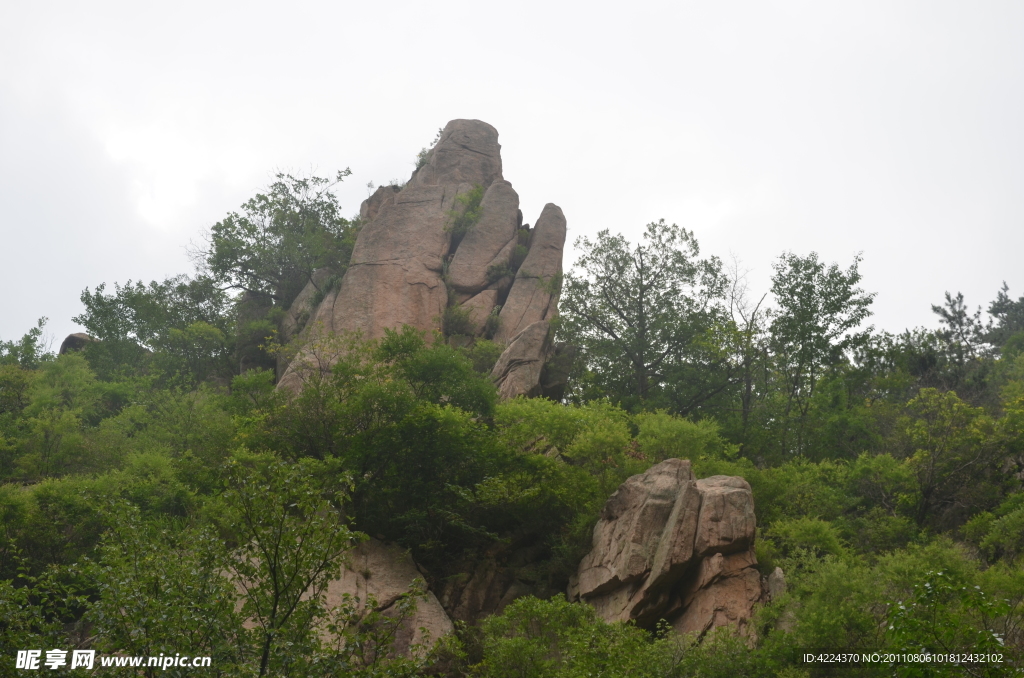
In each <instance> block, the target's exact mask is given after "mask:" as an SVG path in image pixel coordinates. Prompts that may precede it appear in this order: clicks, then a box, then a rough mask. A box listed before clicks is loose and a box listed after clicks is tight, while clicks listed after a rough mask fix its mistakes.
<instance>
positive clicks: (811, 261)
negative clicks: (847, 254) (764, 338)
mask: <svg viewBox="0 0 1024 678" xmlns="http://www.w3.org/2000/svg"><path fill="white" fill-rule="evenodd" d="M860 261H861V258H860V256H859V255H858V256H857V257H855V258H854V261H853V264H852V265H851V266H850V267H849V268H848V269H846V270H845V271H844V270H841V269H840V268H839V266H838V265H837V264H834V263H833V264H831V265H827V264H825V263H824V262H823V261H820V260H819V259H818V255H817V253H814V252H812V253H811V254H809V255H808V256H806V257H801V256H798V255H796V254H793V253H788V252H787V253H785V254H783V255H782V256H781V257H779V260H778V261H777V262H776V263H775V264H774V265H773V267H774V269H775V274H774V275H773V276H772V290H771V291H772V295H773V296H774V297H775V302H776V305H777V307H776V309H775V310H774V313H773V315H772V320H771V326H770V347H771V351H772V355H773V362H774V370H775V373H776V379H777V384H776V385H775V389H776V392H777V393H778V402H777V409H781V411H775V412H772V414H771V415H769V417H770V418H772V419H774V420H775V421H777V422H778V423H779V424H781V428H780V429H777V430H776V433H775V436H776V441H777V443H776V444H777V445H779V446H780V447H781V450H782V451H783V452H785V453H800V452H803V450H804V443H805V439H804V433H805V430H806V425H807V415H808V410H809V409H810V407H811V403H812V402H813V397H814V394H815V388H816V387H817V385H818V383H819V381H820V380H821V378H822V377H824V376H826V375H830V374H835V373H836V371H837V370H838V369H839V368H840V367H841V366H844V365H846V364H848V361H849V360H850V358H851V357H852V354H853V352H854V351H855V350H857V349H858V348H860V347H862V346H864V345H865V344H866V343H867V341H868V339H869V337H870V333H871V329H872V328H870V327H869V328H867V329H860V325H861V323H862V322H864V320H865V319H867V318H868V316H870V315H871V310H870V306H871V302H872V300H873V299H874V296H875V295H874V294H867V293H865V292H864V291H863V290H862V289H860V288H859V287H857V284H858V283H859V282H860V280H861V275H860V271H859V270H858V265H859V264H860ZM794 429H795V430H794ZM794 434H795V435H794Z"/></svg>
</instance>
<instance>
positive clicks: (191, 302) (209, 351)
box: [74, 276, 234, 381]
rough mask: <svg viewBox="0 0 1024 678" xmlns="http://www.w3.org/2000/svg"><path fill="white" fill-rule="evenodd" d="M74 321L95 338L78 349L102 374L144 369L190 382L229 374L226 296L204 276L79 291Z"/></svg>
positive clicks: (231, 332) (230, 336)
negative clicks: (109, 290) (79, 308)
mask: <svg viewBox="0 0 1024 678" xmlns="http://www.w3.org/2000/svg"><path fill="white" fill-rule="evenodd" d="M81 300H82V305H83V306H85V312H84V313H82V314H81V315H78V316H75V318H74V321H75V322H77V323H79V324H81V325H82V326H83V327H85V328H86V330H87V331H88V333H89V334H90V335H91V336H93V337H95V338H96V339H98V340H99V341H96V342H91V343H89V344H88V345H87V346H86V348H85V350H84V353H85V355H86V357H87V358H88V359H89V362H90V364H91V365H92V366H93V368H94V369H95V370H96V371H97V372H98V373H99V374H100V375H101V376H103V377H105V378H111V377H114V376H115V375H116V374H118V373H121V372H126V373H128V374H137V373H140V372H141V371H143V370H145V369H147V368H148V369H151V370H155V371H157V372H159V373H164V374H168V375H178V376H181V377H184V378H186V379H188V380H191V381H202V380H204V379H207V378H209V377H212V376H221V375H225V374H230V373H231V371H232V369H233V366H232V353H233V349H234V322H233V320H232V318H231V317H230V312H231V310H232V304H231V300H230V299H229V298H228V296H227V295H226V294H225V292H224V291H223V290H222V289H220V288H219V287H218V286H217V282H216V281H215V280H214V279H212V278H210V277H207V276H198V277H196V278H189V277H188V276H177V277H175V278H168V279H167V280H164V281H163V282H156V281H153V282H151V283H149V285H144V284H143V283H141V282H137V283H134V284H133V283H132V282H131V281H130V280H129V281H128V282H127V283H126V284H125V285H124V286H122V285H119V284H117V283H115V284H114V292H113V293H112V294H108V293H106V285H103V284H101V285H99V286H98V287H97V288H96V290H95V291H94V292H90V291H89V289H88V288H86V289H85V291H83V292H82V296H81Z"/></svg>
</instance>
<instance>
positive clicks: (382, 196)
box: [279, 120, 566, 397]
mask: <svg viewBox="0 0 1024 678" xmlns="http://www.w3.org/2000/svg"><path fill="white" fill-rule="evenodd" d="M500 151H501V146H500V145H499V144H498V132H497V130H495V129H494V128H493V127H491V126H490V125H488V124H487V123H484V122H481V121H479V120H452V121H451V122H449V123H448V125H447V126H446V127H445V128H444V130H443V131H442V132H441V135H440V138H439V140H438V142H437V144H436V145H435V146H434V148H432V149H431V150H430V151H429V152H428V154H427V156H426V162H425V164H423V165H422V166H421V167H419V168H418V169H417V170H416V171H415V172H414V173H413V175H412V178H410V180H409V182H408V183H407V184H405V185H404V186H402V187H399V186H382V187H380V188H378V189H377V190H376V192H374V193H373V195H371V196H370V197H369V198H367V200H366V201H364V202H363V204H362V207H361V208H360V212H359V213H360V218H361V221H362V223H363V226H362V228H361V230H360V232H359V235H358V237H357V238H356V243H355V247H354V248H353V252H352V258H351V261H350V263H349V266H348V269H347V270H346V271H345V274H344V276H343V278H342V279H341V282H340V284H338V285H334V286H333V287H332V289H330V290H329V291H327V292H326V293H325V294H321V295H320V296H322V297H323V300H322V301H321V303H320V304H319V306H318V307H317V308H316V309H309V310H308V311H307V310H305V309H304V308H303V304H305V305H307V306H308V300H309V299H311V298H313V295H315V294H316V292H317V288H319V285H313V286H312V288H310V286H309V285H307V289H306V290H303V292H302V294H300V295H299V296H300V299H297V300H296V302H295V303H293V304H292V309H295V313H294V314H293V313H292V311H289V315H288V316H286V320H285V323H284V324H287V328H285V327H282V336H284V335H286V334H289V333H293V332H295V331H297V330H298V329H301V327H300V326H301V325H305V326H306V327H307V328H308V329H307V330H306V332H307V334H310V335H311V334H312V333H313V332H314V331H315V332H327V333H330V332H335V333H340V332H359V333H360V334H361V335H362V336H363V338H365V339H375V338H379V337H381V336H383V334H384V331H385V330H386V329H397V328H399V327H401V326H402V325H411V326H413V327H415V328H417V329H419V330H423V331H427V332H430V331H434V330H440V329H441V320H442V317H444V316H445V309H446V308H447V307H448V306H450V305H460V306H462V309H463V311H464V312H465V313H464V315H465V316H466V317H467V321H466V323H464V324H465V328H464V330H459V332H457V333H462V332H463V331H465V332H466V333H467V334H468V335H475V336H481V335H484V334H485V333H486V334H488V335H489V334H490V333H491V332H493V333H494V340H495V341H496V342H498V343H499V344H500V345H502V346H503V347H506V354H507V355H503V356H502V359H501V360H499V361H498V364H499V365H503V367H502V369H501V370H498V368H497V366H496V367H495V375H496V376H495V378H496V379H497V380H498V381H499V388H500V389H501V391H502V394H503V397H514V396H515V395H521V394H527V393H529V394H535V395H536V394H540V393H541V389H540V387H539V381H540V377H541V368H542V367H543V365H544V362H545V360H546V359H547V358H548V357H549V356H550V354H551V352H552V350H553V346H552V344H551V342H550V341H549V340H548V339H547V324H546V323H545V331H544V332H543V334H544V338H543V339H542V340H540V341H537V340H536V337H535V335H537V334H539V332H538V330H536V329H534V330H531V331H530V332H526V330H528V328H530V327H531V326H533V325H535V324H536V323H538V322H540V321H550V320H551V319H552V318H554V317H555V315H556V314H557V303H558V294H557V288H558V285H559V282H560V280H561V272H562V248H563V246H564V243H565V230H566V222H565V217H564V216H563V215H562V211H561V209H559V208H558V207H557V206H556V205H553V204H550V203H549V204H548V205H546V206H545V207H544V209H543V211H542V213H541V215H540V218H539V219H538V220H537V223H536V226H535V227H534V229H533V230H532V231H530V230H529V229H528V228H527V227H524V226H523V223H522V220H523V215H522V212H521V210H520V209H519V195H518V194H517V193H516V192H515V190H514V189H513V188H512V185H511V184H510V183H509V182H507V181H505V179H504V178H503V177H502V174H501V153H500ZM476 187H479V188H480V189H481V190H482V191H483V195H482V198H481V200H480V205H479V218H478V219H477V220H476V222H475V223H474V224H472V225H471V226H470V227H469V229H468V231H466V232H465V234H464V235H462V236H461V238H453V237H452V223H453V219H454V217H455V216H456V215H458V214H460V213H461V212H460V210H463V209H465V204H464V201H460V200H457V198H459V196H463V195H467V194H469V193H470V192H471V191H473V190H474V188H476ZM527 237H528V239H529V247H528V250H529V251H528V252H527V253H526V256H525V260H523V261H522V264H521V265H520V266H519V267H518V269H517V270H513V269H515V264H516V261H517V259H522V254H521V252H522V248H519V245H521V244H522V243H523V242H525V240H524V239H526V238H527ZM517 248H519V251H520V253H519V254H516V251H517ZM307 291H308V294H307ZM303 295H306V296H305V297H303ZM300 300H301V303H300ZM499 307H500V313H499V312H498V311H497V310H496V309H498V308H499ZM307 312H308V314H309V316H308V318H309V320H308V322H305V323H303V322H301V321H303V320H305V319H306V316H305V315H304V314H305V313H307ZM492 312H494V313H496V314H497V317H496V318H495V320H494V321H492V322H490V323H489V322H488V316H490V315H491V314H492ZM292 315H294V316H295V317H294V318H291V316H292ZM449 315H457V314H449ZM289 318H290V319H289ZM524 336H527V337H528V338H529V342H528V343H527V342H525V340H523V341H514V340H516V339H517V337H524ZM321 363H322V360H320V357H319V356H313V355H312V352H310V351H301V350H300V352H299V354H298V356H297V357H296V358H295V359H294V360H293V361H291V363H290V364H289V365H288V366H287V369H283V370H281V372H283V373H282V374H281V378H280V380H279V386H280V387H281V388H287V389H290V390H293V391H297V390H299V389H300V388H301V386H302V382H303V380H302V372H303V370H305V369H309V368H310V366H311V365H312V366H313V369H322V368H323V367H325V365H323V364H321Z"/></svg>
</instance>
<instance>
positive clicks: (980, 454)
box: [894, 389, 1004, 527]
mask: <svg viewBox="0 0 1024 678" xmlns="http://www.w3.org/2000/svg"><path fill="white" fill-rule="evenodd" d="M996 433H997V432H996V428H995V426H994V422H993V421H992V419H991V418H990V417H989V416H988V415H986V414H985V412H984V411H983V410H982V409H981V408H977V407H971V406H970V405H968V404H967V403H965V402H963V401H962V400H961V399H960V398H958V397H957V395H956V393H953V392H946V393H941V392H939V391H936V390H935V389H922V390H921V393H920V395H918V397H916V398H914V399H913V400H911V401H910V402H909V403H907V406H906V410H905V414H904V415H903V416H902V417H901V418H900V419H899V421H898V423H897V431H896V435H895V441H894V444H895V448H896V452H897V454H898V455H899V456H900V457H902V458H903V459H905V463H906V465H907V467H908V469H910V471H911V472H912V473H913V474H914V475H915V476H916V478H917V485H918V493H919V494H918V499H917V506H916V507H914V512H913V517H914V519H915V520H916V521H917V522H918V524H919V525H933V526H942V527H949V526H951V525H952V524H957V523H962V522H963V520H964V519H965V518H966V516H965V515H963V514H964V513H966V512H974V511H978V510H980V509H986V508H989V507H991V506H992V505H993V504H994V503H996V502H997V501H998V498H999V495H1000V490H1001V488H1000V484H999V482H998V479H999V476H1000V475H1001V474H1000V471H999V465H1000V461H1001V458H1002V456H1003V454H1004V453H1003V451H1002V449H1001V444H1000V443H1001V441H1000V439H999V437H998V436H997V435H996Z"/></svg>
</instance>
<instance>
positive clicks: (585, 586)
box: [569, 459, 763, 635]
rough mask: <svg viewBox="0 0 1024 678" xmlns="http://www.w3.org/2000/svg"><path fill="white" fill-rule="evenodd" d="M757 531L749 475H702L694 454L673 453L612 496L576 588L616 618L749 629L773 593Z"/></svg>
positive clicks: (701, 628)
mask: <svg viewBox="0 0 1024 678" xmlns="http://www.w3.org/2000/svg"><path fill="white" fill-rule="evenodd" d="M754 534H755V520H754V499H753V494H752V493H751V491H750V485H749V484H747V482H746V481H745V480H743V479H742V478H738V477H732V476H712V477H710V478H705V479H702V480H696V479H695V478H694V476H693V471H692V469H691V467H690V462H689V461H685V460H682V459H667V460H665V461H663V462H661V463H660V464H657V465H655V466H653V467H651V468H650V469H648V470H647V471H646V472H645V473H641V474H638V475H635V476H632V477H630V478H629V479H627V480H626V482H624V483H623V484H622V485H620V486H619V489H618V490H616V491H615V493H614V494H613V495H612V496H611V497H610V498H609V499H608V502H607V503H606V504H605V507H604V510H603V511H602V512H601V517H600V519H599V520H598V522H597V525H596V526H595V527H594V534H593V542H592V543H593V548H592V550H591V551H590V553H588V554H587V555H586V556H585V557H584V558H583V560H582V561H581V563H580V566H579V570H578V573H577V576H576V578H575V579H574V580H573V581H572V582H571V583H570V589H569V597H570V598H571V599H582V600H584V601H586V602H588V603H590V604H591V605H593V606H594V608H595V609H596V610H597V613H598V615H599V616H600V617H601V618H602V619H605V620H606V621H626V620H630V619H632V620H635V621H636V622H637V623H638V624H640V625H642V626H646V627H653V626H654V625H655V624H656V623H657V621H658V620H659V619H668V620H669V621H670V622H671V623H672V624H673V627H674V628H676V629H677V630H678V631H680V632H681V633H696V634H698V635H703V634H704V633H706V632H707V631H708V630H710V629H712V628H714V627H717V626H723V625H731V626H734V627H737V628H738V629H740V630H741V631H746V626H747V623H748V621H749V620H750V618H751V615H752V614H753V606H754V604H755V603H756V602H758V601H759V600H761V599H762V596H763V594H762V582H761V577H760V574H759V573H758V571H757V568H756V565H757V560H756V558H755V557H754Z"/></svg>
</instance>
